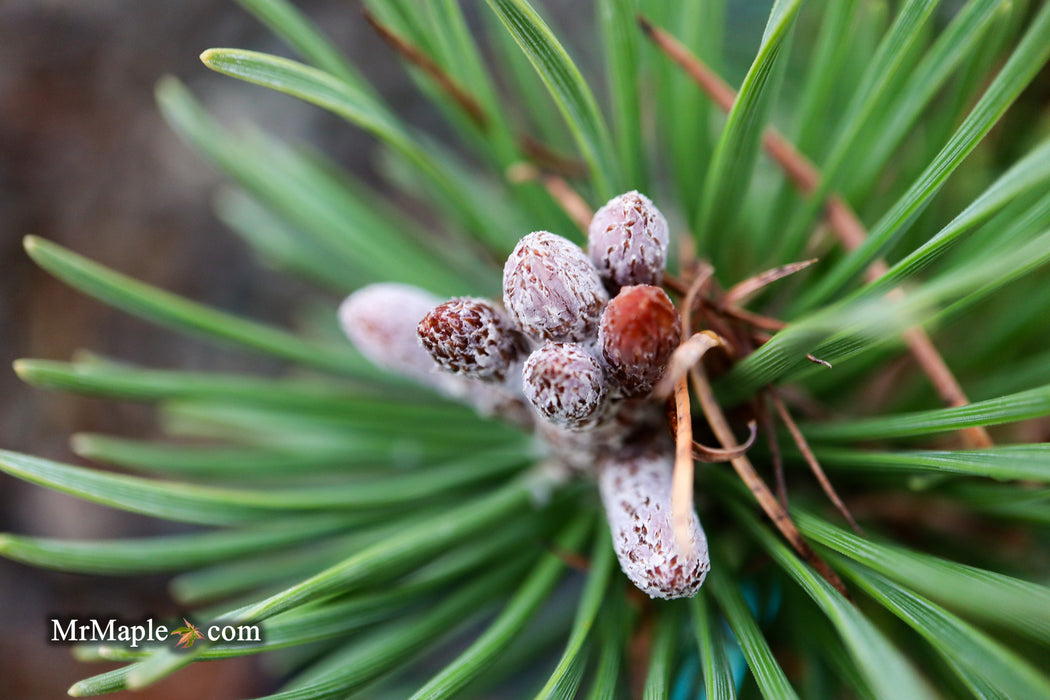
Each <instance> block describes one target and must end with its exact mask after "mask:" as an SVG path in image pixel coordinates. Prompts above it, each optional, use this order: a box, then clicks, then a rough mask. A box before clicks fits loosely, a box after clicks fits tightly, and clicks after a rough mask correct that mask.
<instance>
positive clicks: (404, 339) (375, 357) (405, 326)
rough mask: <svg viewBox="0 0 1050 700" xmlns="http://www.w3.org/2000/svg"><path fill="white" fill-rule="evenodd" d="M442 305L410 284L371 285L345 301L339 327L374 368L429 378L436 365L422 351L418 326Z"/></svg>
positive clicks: (341, 307)
mask: <svg viewBox="0 0 1050 700" xmlns="http://www.w3.org/2000/svg"><path fill="white" fill-rule="evenodd" d="M440 303H441V299H440V298H438V297H436V296H434V295H433V294H431V293H430V292H427V291H425V290H423V289H420V288H418V287H413V286H411V285H408V284H398V283H395V282H382V283H379V284H370V285H368V286H367V287H362V288H361V289H359V290H357V291H356V292H354V293H353V294H351V295H350V296H348V297H347V298H346V299H345V300H344V301H343V303H342V305H341V306H340V307H339V323H340V325H342V327H343V332H344V333H346V335H347V337H349V338H350V341H351V342H352V343H353V344H354V346H355V347H357V349H358V350H359V351H360V352H361V354H362V355H364V356H365V357H367V358H368V359H369V360H371V361H372V362H374V363H375V364H377V365H379V366H380V367H385V368H387V369H390V370H393V371H395V372H400V373H404V374H408V375H411V376H414V377H416V378H427V377H428V376H429V375H430V374H431V373H432V372H433V370H434V368H435V366H436V365H435V364H434V360H433V359H432V358H431V357H430V355H429V354H428V353H427V351H426V350H424V349H423V348H422V347H420V345H419V340H418V338H417V337H416V326H417V325H418V324H419V321H420V320H421V319H422V318H423V317H424V316H426V315H427V313H428V312H429V311H430V310H431V309H433V308H434V307H435V306H437V305H438V304H440Z"/></svg>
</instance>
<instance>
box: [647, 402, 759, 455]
mask: <svg viewBox="0 0 1050 700" xmlns="http://www.w3.org/2000/svg"><path fill="white" fill-rule="evenodd" d="M667 420H668V422H669V424H670V425H669V427H670V430H671V436H672V437H674V436H675V435H676V434H677V431H678V416H677V414H676V412H675V405H674V402H673V401H672V402H668V410H667ZM747 429H748V436H747V440H745V441H744V444H742V445H735V446H733V447H710V446H708V445H702V444H700V443H699V442H697V441H696V440H693V459H694V460H695V461H697V462H703V463H705V464H721V463H723V462H728V461H729V460H731V459H733V458H734V457H739V456H740V455H742V454H747V451H748V450H750V449H751V447H752V446H754V444H755V439H756V438H757V437H758V425H757V424H756V423H755V421H753V420H751V421H748V422H747Z"/></svg>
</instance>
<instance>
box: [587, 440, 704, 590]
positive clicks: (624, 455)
mask: <svg viewBox="0 0 1050 700" xmlns="http://www.w3.org/2000/svg"><path fill="white" fill-rule="evenodd" d="M673 471H674V460H673V458H672V457H671V455H670V454H669V453H666V452H664V451H660V450H650V451H647V452H637V451H633V452H621V453H620V454H618V455H616V456H614V457H610V458H608V459H606V460H604V462H603V464H602V466H601V472H600V473H599V475H598V486H599V488H600V490H601V496H602V504H603V505H604V506H605V516H606V518H607V519H608V520H609V527H610V529H611V530H612V540H613V548H614V549H615V550H616V557H617V558H618V559H619V560H620V568H622V569H623V572H624V573H625V574H626V575H627V578H629V579H630V580H631V583H633V584H634V585H635V586H637V587H638V588H639V589H641V590H642V591H644V592H645V593H647V594H649V597H650V598H689V597H692V596H694V595H696V592H697V591H698V590H700V586H701V585H702V584H703V582H704V578H705V577H706V576H707V572H708V570H709V569H710V568H711V561H710V558H709V555H708V551H707V537H706V536H705V535H704V531H703V528H701V527H700V520H699V518H697V517H696V513H695V512H692V513H690V516H691V517H690V521H689V527H688V536H687V537H686V538H685V541H684V542H682V543H681V544H682V546H681V547H680V546H679V542H678V540H677V539H676V538H675V532H674V523H673V520H672V516H671V475H672V473H673Z"/></svg>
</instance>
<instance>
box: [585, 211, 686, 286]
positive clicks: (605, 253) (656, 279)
mask: <svg viewBox="0 0 1050 700" xmlns="http://www.w3.org/2000/svg"><path fill="white" fill-rule="evenodd" d="M587 238H588V252H589V253H590V256H591V259H592V260H593V261H594V264H595V266H597V268H598V271H599V272H600V273H601V275H602V277H604V278H605V279H607V280H610V281H611V282H613V283H614V284H616V285H619V286H624V285H628V284H655V285H658V284H660V283H661V282H662V281H663V276H664V267H665V266H666V265H667V246H668V244H669V242H670V235H669V232H668V229H667V219H665V218H664V215H663V214H661V213H660V210H659V209H657V208H656V207H655V206H653V203H652V202H651V201H649V198H648V197H646V196H645V195H644V194H640V193H638V192H635V191H632V192H627V193H625V194H621V195H620V196H618V197H613V198H612V199H610V200H609V201H608V203H607V204H606V205H605V206H604V207H602V208H601V209H599V210H598V211H597V213H595V215H594V218H593V219H592V220H591V225H590V228H589V229H588V233H587Z"/></svg>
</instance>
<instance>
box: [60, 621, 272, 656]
mask: <svg viewBox="0 0 1050 700" xmlns="http://www.w3.org/2000/svg"><path fill="white" fill-rule="evenodd" d="M50 622H51V636H50V638H49V640H48V641H50V642H51V643H53V644H78V643H81V642H98V643H103V644H122V645H126V646H128V647H130V648H131V649H135V648H136V647H138V646H139V645H140V644H160V643H163V642H166V641H168V640H169V638H171V637H178V641H176V642H175V647H176V648H179V649H189V648H190V647H192V646H193V645H194V644H195V643H196V642H197V640H200V639H206V640H207V641H209V642H227V643H238V644H258V643H261V642H262V633H261V631H260V628H259V625H223V624H214V625H207V626H204V628H203V631H202V629H201V627H198V626H197V625H194V624H193V623H192V622H190V621H189V620H187V619H186V618H182V622H183V624H182V625H180V626H179V627H175V628H174V629H173V628H170V627H168V626H167V625H158V624H157V623H156V622H155V621H154V620H153V619H152V618H151V619H147V620H145V621H144V622H141V623H137V624H127V623H123V622H121V621H119V620H117V619H108V620H100V619H97V618H96V619H88V620H81V619H80V618H76V617H72V618H65V619H62V618H54V619H52V620H51V621H50Z"/></svg>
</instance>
